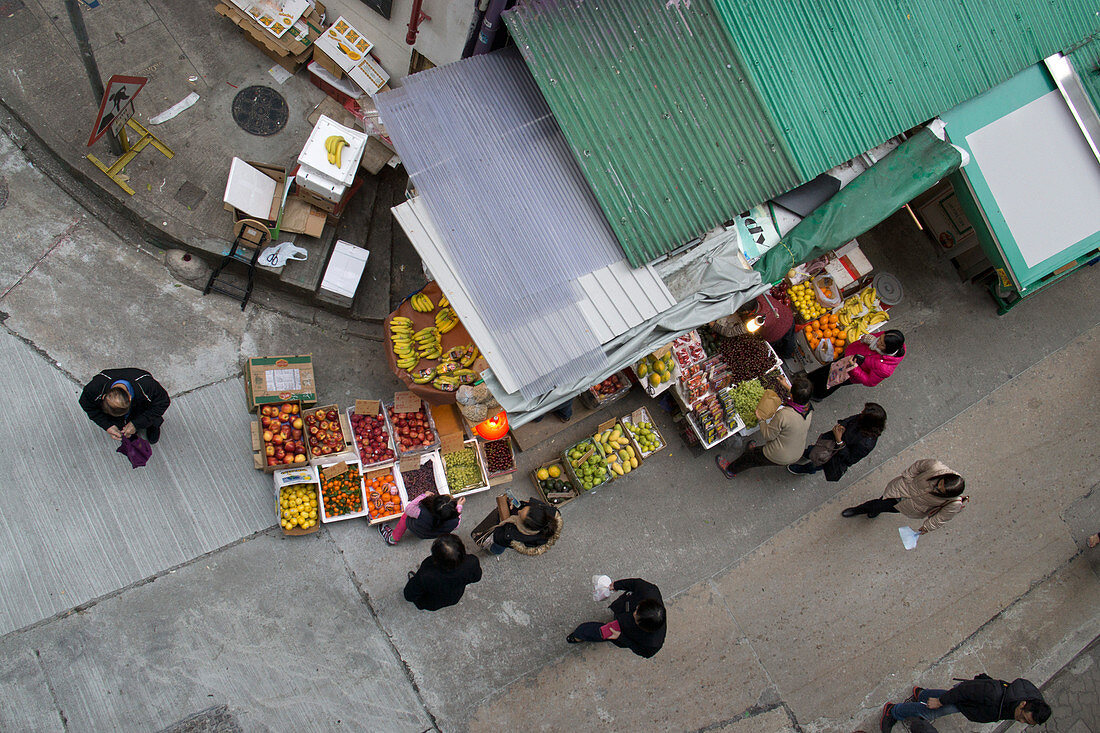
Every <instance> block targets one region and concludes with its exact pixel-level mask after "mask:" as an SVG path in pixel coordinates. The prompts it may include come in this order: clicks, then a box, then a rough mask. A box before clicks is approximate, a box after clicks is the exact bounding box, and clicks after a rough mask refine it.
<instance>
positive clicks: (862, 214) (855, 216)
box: [754, 129, 962, 283]
mask: <svg viewBox="0 0 1100 733" xmlns="http://www.w3.org/2000/svg"><path fill="white" fill-rule="evenodd" d="M960 165H962V155H961V154H960V153H959V151H958V150H956V149H955V148H954V146H952V145H951V144H950V143H946V142H944V141H943V140H940V139H939V138H938V137H936V136H935V135H934V134H932V132H930V131H929V130H927V129H924V130H921V131H920V132H918V133H917V134H916V135H914V136H913V137H911V138H909V139H908V140H906V141H905V142H903V143H902V144H901V145H899V146H898V147H897V148H895V149H894V150H893V151H892V152H891V153H890V154H889V155H887V156H886V157H885V158H883V159H882V160H880V161H879V162H878V163H875V164H874V165H873V166H871V167H870V168H869V169H868V170H867V171H866V172H864V173H863V174H862V175H860V176H858V177H857V178H856V179H855V180H854V181H852V182H851V183H849V184H848V185H847V186H845V187H844V188H842V189H840V191H838V192H837V194H836V195H835V196H833V197H832V198H831V199H829V200H828V201H826V202H825V203H824V204H822V205H821V206H819V207H818V208H816V209H814V211H812V212H811V213H810V215H809V216H807V217H806V218H805V219H803V220H802V221H801V222H799V223H798V225H797V226H796V227H795V228H794V229H792V230H791V231H789V232H787V235H786V236H785V237H783V239H782V240H780V242H779V244H777V245H775V246H774V247H773V248H772V249H770V250H769V251H768V253H767V254H765V255H764V256H763V257H761V258H760V260H759V261H758V262H757V263H756V265H755V266H754V267H755V269H756V270H757V272H759V273H760V277H761V279H762V280H763V281H764V282H766V283H774V282H777V281H779V280H780V279H782V278H783V276H784V275H785V274H786V273H787V271H788V270H790V269H791V268H792V267H794V266H795V265H797V264H799V263H800V262H806V261H807V260H812V259H814V258H815V257H819V256H821V255H823V254H825V253H826V252H831V251H833V250H834V249H836V248H837V247H839V246H841V245H842V244H844V243H845V242H849V241H851V240H852V239H853V238H854V237H857V236H859V235H860V234H863V233H864V232H866V231H867V230H868V229H870V228H872V227H873V226H875V225H876V224H878V223H879V222H881V221H882V220H884V219H885V218H886V217H888V216H890V215H891V214H893V213H894V212H895V211H897V210H898V209H900V208H901V207H902V206H903V205H905V204H906V203H908V202H909V201H910V200H912V199H913V198H915V197H916V196H917V195H918V194H920V193H923V192H924V191H927V190H928V189H929V188H930V187H931V186H932V185H933V184H934V183H935V182H936V181H939V180H940V179H942V178H944V177H945V176H947V175H948V174H949V173H952V172H953V171H955V170H958V168H959V166H960Z"/></svg>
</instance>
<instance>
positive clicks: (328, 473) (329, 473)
mask: <svg viewBox="0 0 1100 733" xmlns="http://www.w3.org/2000/svg"><path fill="white" fill-rule="evenodd" d="M347 470H348V463H347V461H340V462H339V463H334V464H332V465H331V466H325V467H324V468H322V469H321V473H322V474H324V477H325V478H327V479H332V478H336V477H337V476H339V475H341V474H343V473H347Z"/></svg>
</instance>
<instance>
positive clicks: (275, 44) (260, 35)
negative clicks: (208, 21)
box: [214, 0, 325, 62]
mask: <svg viewBox="0 0 1100 733" xmlns="http://www.w3.org/2000/svg"><path fill="white" fill-rule="evenodd" d="M214 11H215V12H216V13H218V14H219V15H221V16H224V17H226V18H228V19H229V20H230V21H232V22H233V23H234V25H236V26H237V27H239V28H240V29H241V30H242V31H244V33H245V34H246V35H247V36H248V38H249V40H251V41H253V42H254V43H255V44H256V45H259V46H261V48H263V49H264V51H265V53H267V54H268V55H269V56H271V57H272V58H276V57H285V56H303V57H304V58H303V59H302V61H303V62H304V61H305V60H307V59H308V58H309V55H310V51H311V47H312V46H313V43H314V42H315V41H316V40H317V39H318V38H319V37H320V35H321V31H322V27H323V18H324V16H325V6H324V5H322V4H321V3H320V2H317V3H314V7H313V9H311V10H309V11H308V12H305V13H304V14H302V15H301V16H300V17H299V18H298V19H297V21H295V22H294V23H293V24H292V25H290V26H289V27H287V28H286V30H285V31H283V32H281V35H279V36H278V37H276V36H275V35H274V34H272V32H271V31H270V30H268V28H266V27H265V26H263V25H261V24H260V23H259V22H257V20H256V19H255V18H253V17H251V16H250V15H249V14H248V13H247V12H246V11H245V10H242V9H241V8H240V7H237V6H236V4H234V3H233V2H232V0H231V1H230V2H222V3H219V4H218V5H217V6H216V7H215V8H214Z"/></svg>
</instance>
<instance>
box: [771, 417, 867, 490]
mask: <svg viewBox="0 0 1100 733" xmlns="http://www.w3.org/2000/svg"><path fill="white" fill-rule="evenodd" d="M885 429H886V410H884V409H882V405H880V404H878V403H876V402H868V403H867V404H865V405H864V406H863V412H861V413H859V414H858V415H852V416H851V417H846V418H844V419H843V420H841V421H839V422H838V423H837V424H836V425H835V426H834V427H833V429H832V430H831V431H829V432H827V433H822V434H821V435H820V436H818V440H819V441H820V440H821V439H823V438H826V437H828V438H831V439H832V440H833V441H835V442H836V446H837V451H836V453H834V454H833V455H832V457H831V458H829V460H827V461H826V462H825V463H822V464H820V465H817V464H815V463H813V461H812V459H811V455H810V454H811V452H812V451H813V448H814V446H812V445H809V446H806V451H805V452H804V453H803V454H802V461H801V462H799V463H792V464H791V465H789V466H787V470H788V471H790V472H791V473H794V474H800V475H803V476H809V475H810V474H814V473H817V472H818V471H821V470H824V471H825V480H826V481H839V480H840V477H841V476H843V475H844V474H845V473H847V471H848V469H849V468H851V467H852V466H854V465H855V464H856V463H859V462H860V461H862V460H863V459H864V458H866V457H867V456H868V454H870V452H871V451H872V450H874V449H875V445H876V444H877V443H878V438H879V436H880V435H882V431H883V430H885Z"/></svg>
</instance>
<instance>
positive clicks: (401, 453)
mask: <svg viewBox="0 0 1100 733" xmlns="http://www.w3.org/2000/svg"><path fill="white" fill-rule="evenodd" d="M400 395H412V397H413V398H416V400H417V401H419V400H420V398H419V397H417V396H416V395H415V394H413V393H412V392H398V393H397V394H396V395H394V397H395V399H394V400H393V401H390V402H387V403H385V405H384V407H385V409H386V424H387V425H388V426H389V428H390V435H392V436H393V443H394V446H395V447H396V448H397V457H398V459H401V458H403V457H405V456H413V455H419V454H421V453H431V452H432V451H436V450H439V446H440V445H441V444H440V441H439V430H438V429H437V428H436V426H435V420H434V419H433V418H432V411H431V410H430V409H428V406H427V405H424V404H423V403H421V404H422V406H423V408H424V413H425V414H426V415H427V417H428V426H429V427H430V428H431V430H432V435H433V436H435V439H434V440H433V441H432V442H431V443H429V444H428V445H421V446H416V447H414V448H410V449H409V450H404V449H402V447H401V442H400V436H399V434H398V431H397V427H396V424H395V422H394V420H395V418H394V416H393V414H392V412H393V409H394V403H395V402H396V400H397V398H398V397H399V396H400ZM410 399H411V398H410ZM414 412H415V410H414Z"/></svg>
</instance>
